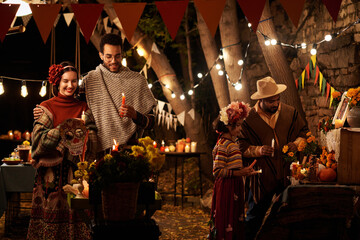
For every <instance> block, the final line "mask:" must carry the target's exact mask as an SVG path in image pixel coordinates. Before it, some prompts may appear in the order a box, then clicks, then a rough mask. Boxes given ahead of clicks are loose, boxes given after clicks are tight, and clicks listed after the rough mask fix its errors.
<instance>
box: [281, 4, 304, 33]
mask: <svg viewBox="0 0 360 240" xmlns="http://www.w3.org/2000/svg"><path fill="white" fill-rule="evenodd" d="M280 3H281V5H282V6H283V7H284V9H285V11H286V13H287V15H288V16H289V18H290V19H291V21H292V23H293V24H294V26H295V27H296V28H297V27H298V24H299V19H300V16H301V13H302V11H303V8H304V3H305V0H280Z"/></svg>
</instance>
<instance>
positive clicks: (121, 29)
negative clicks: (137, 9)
mask: <svg viewBox="0 0 360 240" xmlns="http://www.w3.org/2000/svg"><path fill="white" fill-rule="evenodd" d="M113 23H114V24H115V25H116V26H117V27H118V28H119V30H120V31H121V32H124V29H123V27H122V25H121V22H120V20H119V18H118V17H116V18H114V20H113ZM121 39H122V41H123V43H124V41H125V34H121Z"/></svg>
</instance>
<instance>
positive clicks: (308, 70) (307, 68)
mask: <svg viewBox="0 0 360 240" xmlns="http://www.w3.org/2000/svg"><path fill="white" fill-rule="evenodd" d="M305 70H306V76H307V79H308V80H310V68H309V63H308V64H307V65H306V67H305Z"/></svg>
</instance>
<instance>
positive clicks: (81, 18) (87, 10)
mask: <svg viewBox="0 0 360 240" xmlns="http://www.w3.org/2000/svg"><path fill="white" fill-rule="evenodd" d="M71 8H72V10H73V12H74V15H75V18H76V21H77V22H78V24H79V27H80V28H81V31H82V33H83V35H84V38H85V41H86V43H89V41H90V37H91V35H92V34H93V32H94V29H95V26H96V23H97V21H98V19H99V17H100V14H101V12H102V10H103V8H104V4H93V3H87V4H71Z"/></svg>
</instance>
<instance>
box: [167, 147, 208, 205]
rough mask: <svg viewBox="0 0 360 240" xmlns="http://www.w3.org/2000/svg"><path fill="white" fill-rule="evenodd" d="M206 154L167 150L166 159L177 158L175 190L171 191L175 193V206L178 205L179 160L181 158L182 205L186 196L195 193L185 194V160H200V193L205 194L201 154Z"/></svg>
mask: <svg viewBox="0 0 360 240" xmlns="http://www.w3.org/2000/svg"><path fill="white" fill-rule="evenodd" d="M201 154H205V152H165V157H166V161H171V160H175V183H174V191H173V192H170V194H174V206H176V195H177V191H176V185H177V184H176V183H177V161H178V159H180V161H181V206H182V207H183V204H184V196H193V195H194V194H185V193H184V161H185V159H188V158H196V159H197V160H198V167H199V180H200V194H197V195H200V196H201V197H202V196H203V191H202V177H201V160H200V155H201Z"/></svg>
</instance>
